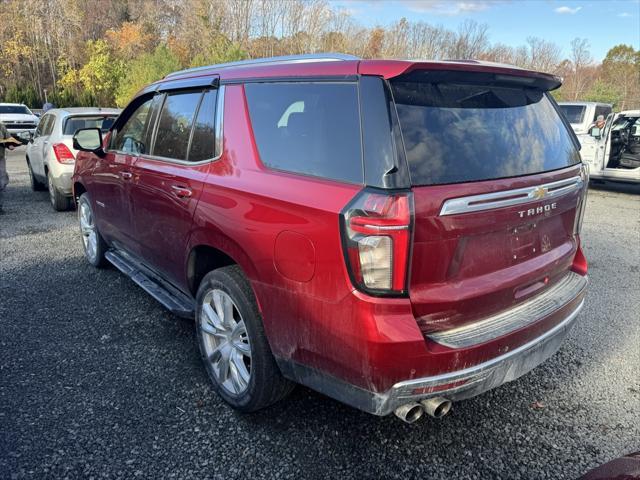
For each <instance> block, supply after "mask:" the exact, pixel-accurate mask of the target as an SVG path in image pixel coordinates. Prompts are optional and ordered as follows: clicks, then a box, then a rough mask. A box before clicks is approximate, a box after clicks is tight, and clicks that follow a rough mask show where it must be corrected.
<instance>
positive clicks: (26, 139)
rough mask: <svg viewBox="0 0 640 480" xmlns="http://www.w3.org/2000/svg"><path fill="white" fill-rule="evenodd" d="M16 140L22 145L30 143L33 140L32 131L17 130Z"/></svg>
mask: <svg viewBox="0 0 640 480" xmlns="http://www.w3.org/2000/svg"><path fill="white" fill-rule="evenodd" d="M16 136H17V137H18V140H20V142H22V144H23V145H26V144H27V143H30V142H31V141H32V140H33V133H31V132H19V133H18V134H17V135H16Z"/></svg>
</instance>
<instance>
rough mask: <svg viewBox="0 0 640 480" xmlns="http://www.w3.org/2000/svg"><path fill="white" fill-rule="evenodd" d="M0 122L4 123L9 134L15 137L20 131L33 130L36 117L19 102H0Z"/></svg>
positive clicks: (36, 124) (36, 123) (36, 122)
mask: <svg viewBox="0 0 640 480" xmlns="http://www.w3.org/2000/svg"><path fill="white" fill-rule="evenodd" d="M0 122H2V123H4V126H5V127H7V130H8V131H9V134H11V135H13V136H14V137H17V134H18V133H21V132H31V133H33V132H35V130H36V127H37V126H38V117H37V116H36V115H34V114H33V112H32V111H31V110H29V108H28V107H27V106H26V105H23V104H21V103H0Z"/></svg>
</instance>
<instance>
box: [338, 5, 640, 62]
mask: <svg viewBox="0 0 640 480" xmlns="http://www.w3.org/2000/svg"><path fill="white" fill-rule="evenodd" d="M330 3H331V4H333V5H334V6H336V7H338V8H343V9H345V10H347V11H348V12H349V13H351V15H352V16H353V18H354V19H355V20H356V21H357V22H359V23H361V24H362V25H364V26H367V27H373V26H376V25H381V26H386V25H389V24H390V23H393V22H394V21H396V20H399V19H400V18H402V17H405V18H407V19H408V20H413V21H425V22H428V23H430V24H434V25H443V26H445V27H447V28H449V29H452V30H456V29H457V28H458V25H459V24H460V23H461V22H462V21H464V20H466V19H472V20H475V21H477V22H479V23H486V24H487V25H488V26H489V39H490V41H491V42H492V43H497V42H499V43H504V44H507V45H510V46H519V45H523V44H524V43H525V42H526V39H527V37H530V36H534V37H540V38H543V39H545V40H548V41H552V42H554V43H556V44H558V45H559V46H560V47H561V48H562V53H563V55H564V56H569V52H570V46H569V44H570V42H571V40H573V39H574V38H576V37H580V38H587V39H588V40H589V42H590V45H591V54H592V56H593V58H594V60H596V61H598V62H600V61H602V59H603V58H604V57H605V56H606V54H607V51H608V50H609V48H611V47H613V46H614V45H618V44H620V43H626V44H628V45H632V46H634V47H635V48H636V49H640V0H609V1H607V0H590V1H561V0H464V1H457V0H331V1H330Z"/></svg>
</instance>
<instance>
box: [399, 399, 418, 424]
mask: <svg viewBox="0 0 640 480" xmlns="http://www.w3.org/2000/svg"><path fill="white" fill-rule="evenodd" d="M393 413H395V414H396V417H398V418H399V419H400V420H402V421H403V422H405V423H415V422H417V421H418V420H420V418H421V417H422V414H423V413H424V409H423V408H422V405H420V404H419V403H416V402H413V403H407V404H405V405H401V406H399V407H398V408H396V410H395V412H393Z"/></svg>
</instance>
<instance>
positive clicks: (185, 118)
mask: <svg viewBox="0 0 640 480" xmlns="http://www.w3.org/2000/svg"><path fill="white" fill-rule="evenodd" d="M201 97H202V92H190V93H174V94H170V95H167V98H166V99H165V102H164V105H163V106H162V111H161V112H160V117H159V120H158V128H157V132H156V141H155V144H154V146H153V152H152V153H153V155H154V156H158V157H166V158H174V159H176V160H186V159H187V150H188V148H189V137H190V136H191V127H192V125H193V119H194V117H195V114H196V109H197V108H198V103H199V102H200V98H201Z"/></svg>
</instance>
